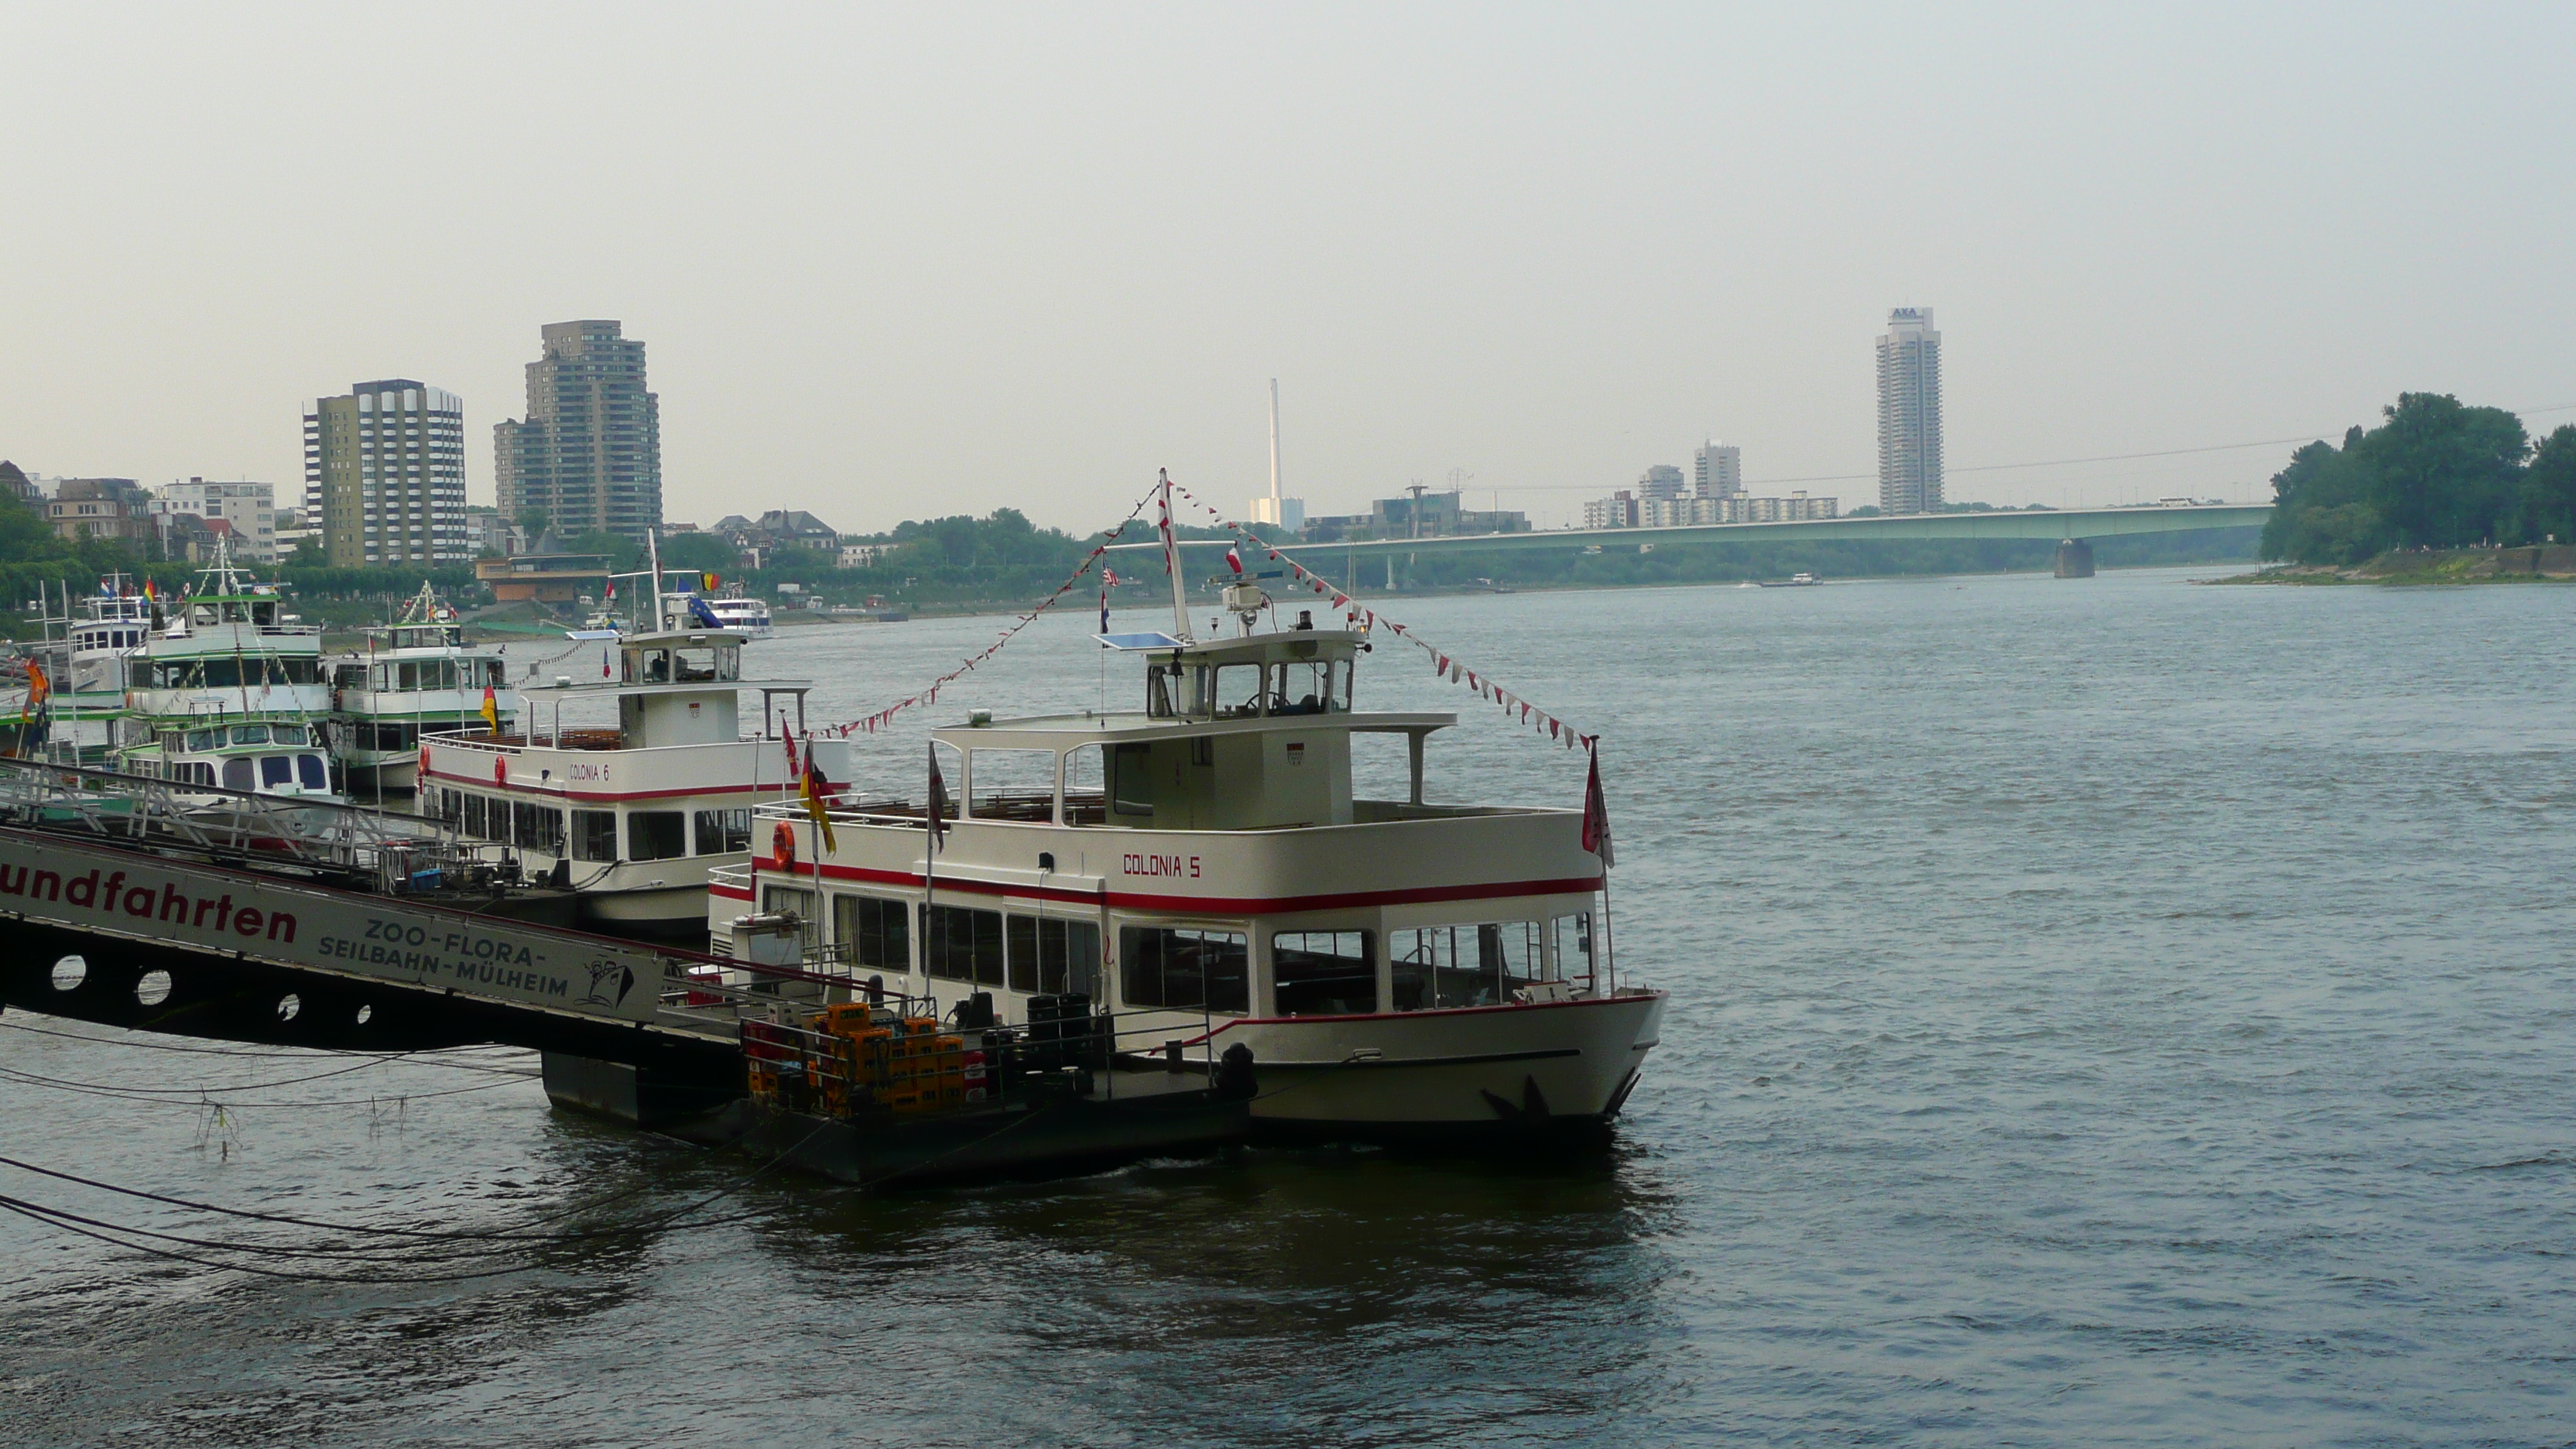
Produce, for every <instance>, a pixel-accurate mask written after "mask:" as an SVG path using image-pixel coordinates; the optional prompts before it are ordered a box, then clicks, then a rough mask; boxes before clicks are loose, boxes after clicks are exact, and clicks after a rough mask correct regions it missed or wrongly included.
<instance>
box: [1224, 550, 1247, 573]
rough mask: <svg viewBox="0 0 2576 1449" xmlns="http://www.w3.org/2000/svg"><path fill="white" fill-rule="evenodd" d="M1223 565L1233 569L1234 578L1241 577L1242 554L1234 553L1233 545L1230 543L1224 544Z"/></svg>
mask: <svg viewBox="0 0 2576 1449" xmlns="http://www.w3.org/2000/svg"><path fill="white" fill-rule="evenodd" d="M1225 566H1226V567H1227V568H1230V569H1232V570H1234V576H1235V577H1236V578H1238V579H1239V578H1242V577H1243V555H1241V554H1239V553H1236V552H1235V551H1234V545H1233V544H1230V543H1229V544H1227V545H1226V546H1225Z"/></svg>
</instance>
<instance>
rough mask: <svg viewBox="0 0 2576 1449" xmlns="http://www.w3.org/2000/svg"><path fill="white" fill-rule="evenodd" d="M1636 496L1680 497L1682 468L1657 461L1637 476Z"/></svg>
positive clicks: (1643, 497) (1641, 497) (1642, 497)
mask: <svg viewBox="0 0 2576 1449" xmlns="http://www.w3.org/2000/svg"><path fill="white" fill-rule="evenodd" d="M1637 496H1638V497H1639V498H1640V499H1645V498H1679V497H1681V496H1682V470H1681V469H1679V468H1676V467H1673V466H1672V465H1671V464H1669V463H1657V464H1656V465H1655V466H1653V467H1651V468H1649V469H1647V470H1646V471H1645V472H1643V473H1641V474H1639V475H1638V476H1637Z"/></svg>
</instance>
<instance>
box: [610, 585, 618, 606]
mask: <svg viewBox="0 0 2576 1449" xmlns="http://www.w3.org/2000/svg"><path fill="white" fill-rule="evenodd" d="M608 601H609V602H610V603H612V604H613V603H615V602H617V580H615V579H610V580H609V581H608Z"/></svg>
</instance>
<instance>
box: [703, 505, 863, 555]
mask: <svg viewBox="0 0 2576 1449" xmlns="http://www.w3.org/2000/svg"><path fill="white" fill-rule="evenodd" d="M707 531H708V532H710V533H713V534H716V535H718V536H720V537H722V538H725V539H728V540H730V541H731V542H732V543H733V546H734V547H736V548H758V549H773V548H783V547H786V546H788V545H790V544H793V545H795V546H797V547H800V548H812V549H820V550H822V551H823V552H826V553H829V552H831V551H832V550H833V549H836V548H838V547H840V545H841V535H840V533H839V532H838V531H837V530H835V529H834V528H833V527H832V525H830V524H828V523H825V522H824V521H823V520H821V519H819V518H816V517H815V516H814V515H813V514H810V513H807V512H806V511H805V510H803V509H801V508H773V509H771V510H769V511H768V512H767V513H764V514H762V515H760V516H759V517H758V518H745V517H743V516H742V515H741V514H739V513H729V514H726V515H725V516H724V517H722V518H719V519H717V520H716V525H715V527H713V528H711V529H709V530H707Z"/></svg>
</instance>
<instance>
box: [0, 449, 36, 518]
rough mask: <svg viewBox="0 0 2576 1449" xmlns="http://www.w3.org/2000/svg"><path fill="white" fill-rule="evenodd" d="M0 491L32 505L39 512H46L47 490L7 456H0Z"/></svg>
mask: <svg viewBox="0 0 2576 1449" xmlns="http://www.w3.org/2000/svg"><path fill="white" fill-rule="evenodd" d="M0 493H5V494H7V495H8V496H10V497H12V498H15V499H17V500H18V501H19V502H21V503H24V504H28V505H30V506H31V507H33V508H34V509H35V510H36V511H37V512H39V513H42V512H44V505H45V490H44V489H42V488H39V487H37V486H36V483H35V480H34V479H32V478H29V477H28V476H27V472H26V470H25V469H23V468H21V467H19V466H18V465H17V464H15V463H12V462H10V461H9V460H8V459H6V458H0Z"/></svg>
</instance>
